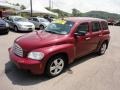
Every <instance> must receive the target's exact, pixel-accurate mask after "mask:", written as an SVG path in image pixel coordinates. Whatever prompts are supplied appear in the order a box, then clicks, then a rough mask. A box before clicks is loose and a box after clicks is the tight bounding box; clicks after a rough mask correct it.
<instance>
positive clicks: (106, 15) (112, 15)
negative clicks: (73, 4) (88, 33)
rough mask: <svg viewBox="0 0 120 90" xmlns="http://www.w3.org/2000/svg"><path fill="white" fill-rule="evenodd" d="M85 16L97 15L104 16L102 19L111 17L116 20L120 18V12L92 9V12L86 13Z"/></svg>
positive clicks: (98, 16) (97, 16)
mask: <svg viewBox="0 0 120 90" xmlns="http://www.w3.org/2000/svg"><path fill="white" fill-rule="evenodd" d="M83 16H86V17H96V18H102V19H109V18H112V19H115V20H118V19H120V14H115V13H108V12H103V11H90V12H87V13H84V14H83Z"/></svg>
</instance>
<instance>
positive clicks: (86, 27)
mask: <svg viewBox="0 0 120 90" xmlns="http://www.w3.org/2000/svg"><path fill="white" fill-rule="evenodd" d="M80 32H84V33H87V32H89V23H82V24H80V25H79V26H78V29H77V33H80Z"/></svg>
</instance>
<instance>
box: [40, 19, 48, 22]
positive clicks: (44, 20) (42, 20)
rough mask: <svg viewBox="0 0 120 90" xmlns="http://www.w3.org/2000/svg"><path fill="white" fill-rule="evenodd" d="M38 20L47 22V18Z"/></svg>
mask: <svg viewBox="0 0 120 90" xmlns="http://www.w3.org/2000/svg"><path fill="white" fill-rule="evenodd" d="M39 20H40V22H49V21H48V20H46V19H39Z"/></svg>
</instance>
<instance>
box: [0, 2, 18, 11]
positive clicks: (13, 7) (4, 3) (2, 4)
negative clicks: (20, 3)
mask: <svg viewBox="0 0 120 90" xmlns="http://www.w3.org/2000/svg"><path fill="white" fill-rule="evenodd" d="M0 8H7V9H9V8H11V9H18V7H17V6H14V5H11V4H9V3H7V2H2V1H0Z"/></svg>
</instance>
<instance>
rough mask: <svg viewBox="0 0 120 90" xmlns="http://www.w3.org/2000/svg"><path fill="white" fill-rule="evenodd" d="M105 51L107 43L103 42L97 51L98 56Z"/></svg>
mask: <svg viewBox="0 0 120 90" xmlns="http://www.w3.org/2000/svg"><path fill="white" fill-rule="evenodd" d="M106 49H107V43H106V42H104V43H103V44H102V45H101V47H100V49H99V51H98V54H99V55H103V54H105V52H106Z"/></svg>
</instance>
